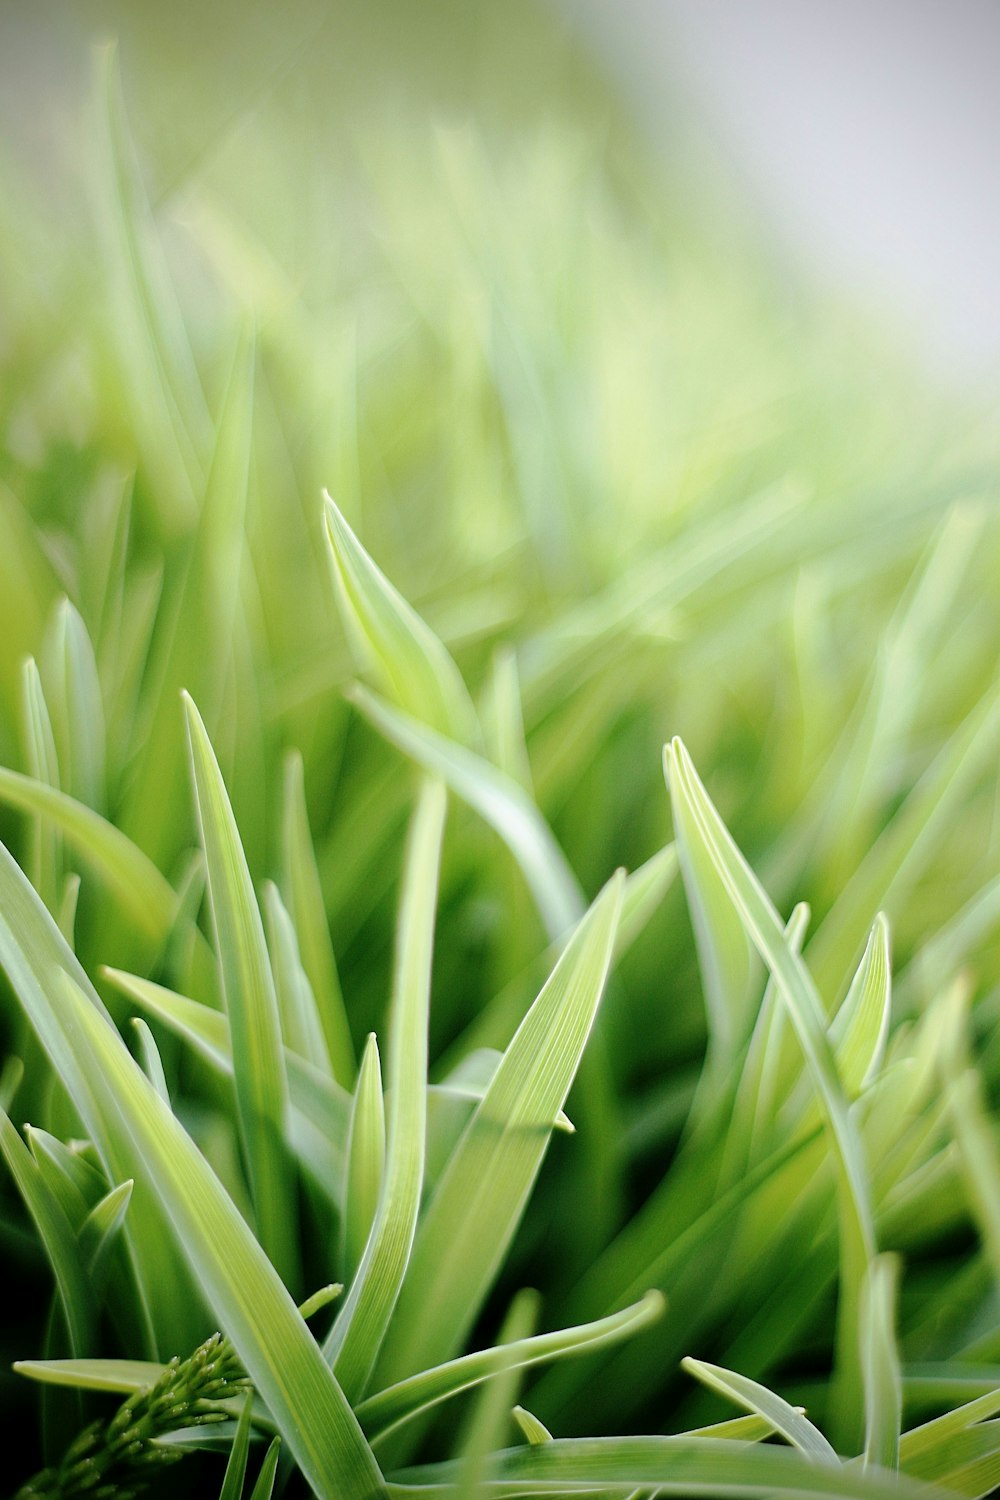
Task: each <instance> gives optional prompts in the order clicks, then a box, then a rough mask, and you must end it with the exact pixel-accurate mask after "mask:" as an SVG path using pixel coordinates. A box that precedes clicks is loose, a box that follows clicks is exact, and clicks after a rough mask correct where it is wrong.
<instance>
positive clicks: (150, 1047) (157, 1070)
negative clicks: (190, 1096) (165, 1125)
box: [132, 1016, 170, 1107]
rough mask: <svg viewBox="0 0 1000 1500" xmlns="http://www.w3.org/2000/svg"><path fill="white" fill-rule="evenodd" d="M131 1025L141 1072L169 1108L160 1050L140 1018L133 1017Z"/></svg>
mask: <svg viewBox="0 0 1000 1500" xmlns="http://www.w3.org/2000/svg"><path fill="white" fill-rule="evenodd" d="M132 1025H133V1026H134V1027H135V1032H136V1036H137V1037H138V1038H139V1050H140V1052H141V1053H142V1068H143V1072H144V1073H145V1075H146V1077H147V1078H148V1079H149V1081H150V1083H151V1084H152V1085H153V1087H154V1089H155V1090H156V1092H157V1093H158V1094H159V1096H160V1098H161V1099H162V1100H163V1102H164V1104H166V1105H167V1106H168V1107H169V1106H170V1090H169V1089H168V1087H167V1076H166V1074H165V1073H164V1071H163V1060H162V1058H161V1057H160V1049H159V1047H157V1045H156V1038H155V1037H154V1036H153V1033H152V1032H151V1031H150V1029H149V1027H148V1026H147V1025H146V1023H145V1021H144V1020H143V1019H142V1017H141V1016H133V1018H132Z"/></svg>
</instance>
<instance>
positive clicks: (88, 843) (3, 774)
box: [0, 767, 177, 946]
mask: <svg viewBox="0 0 1000 1500" xmlns="http://www.w3.org/2000/svg"><path fill="white" fill-rule="evenodd" d="M0 802H4V803H6V804H7V806H8V807H16V808H18V809H19V811H21V812H26V813H30V814H32V815H33V816H35V817H40V818H44V819H46V821H47V822H48V823H50V824H51V825H52V826H53V827H54V828H57V829H58V830H59V832H60V833H61V834H62V835H63V836H64V838H65V839H66V841H67V842H68V843H70V844H72V846H73V848H74V849H75V850H76V851H77V853H78V854H79V855H80V857H81V858H82V859H84V860H85V861H86V862H87V863H88V864H89V865H90V867H91V868H92V869H93V871H94V873H95V874H96V875H97V876H98V878H99V879H100V880H103V881H104V882H106V884H107V885H108V886H109V887H110V889H111V890H112V891H114V894H115V896H116V897H117V899H118V900H119V901H120V902H121V905H122V908H123V910H124V911H126V912H127V913H128V915H129V918H130V919H131V921H132V922H133V924H134V925H135V926H136V927H137V928H138V929H139V930H140V931H141V932H143V933H144V934H145V935H146V936H147V938H149V939H150V940H151V941H152V942H153V943H155V944H157V945H158V946H162V945H163V944H164V943H165V942H166V940H167V937H168V936H169V933H170V929H171V927H172V926H173V923H174V919H175V917H176V915H177V897H176V895H175V893H174V890H173V887H172V886H171V885H170V882H169V881H168V880H166V879H165V878H164V876H162V875H161V874H160V872H159V870H158V869H157V868H156V866H155V865H154V864H153V862H152V860H150V859H149V858H148V857H147V856H146V855H145V854H143V852H142V850H141V849H140V848H138V846H137V845H136V844H133V842H132V840H131V839H130V838H128V837H126V835H125V834H124V833H122V832H121V831H120V829H118V828H116V827H115V825H114V824H113V823H109V822H107V820H106V819H105V818H102V817H101V815H100V813H97V812H94V810H93V809H92V808H90V807H87V806H86V805H85V804H84V803H82V802H78V801H76V800H75V799H74V798H73V797H70V796H69V794H68V793H66V792H63V791H60V790H59V789H58V788H57V787H54V786H50V785H48V784H47V783H45V782H42V781H37V780H35V779H34V778H32V777H31V776H22V775H21V773H20V772H19V771H10V770H7V769H6V767H0Z"/></svg>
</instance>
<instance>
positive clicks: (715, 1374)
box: [682, 1358, 840, 1465]
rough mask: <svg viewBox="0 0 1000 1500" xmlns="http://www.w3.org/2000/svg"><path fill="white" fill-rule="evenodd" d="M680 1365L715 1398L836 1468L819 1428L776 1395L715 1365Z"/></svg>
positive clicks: (685, 1362) (835, 1459)
mask: <svg viewBox="0 0 1000 1500" xmlns="http://www.w3.org/2000/svg"><path fill="white" fill-rule="evenodd" d="M682 1363H683V1366H684V1369H685V1370H687V1372H688V1374H690V1375H693V1376H694V1377H695V1379H696V1380H700V1381H701V1383H702V1385H706V1386H708V1388H709V1390H712V1391H717V1392H718V1393H719V1395H721V1396H725V1397H726V1398H727V1399H728V1400H730V1401H735V1402H736V1404H737V1405H738V1406H745V1407H746V1408H747V1410H748V1411H750V1412H752V1413H754V1414H756V1415H757V1416H758V1417H761V1418H763V1420H764V1421H765V1422H768V1423H770V1425H771V1427H772V1428H773V1429H774V1431H775V1432H778V1433H780V1434H781V1436H782V1437H783V1438H784V1439H785V1441H786V1442H788V1443H791V1444H792V1446H793V1447H795V1448H798V1449H800V1450H801V1451H802V1452H803V1453H806V1454H808V1455H809V1456H810V1457H811V1458H813V1459H816V1460H817V1461H818V1462H819V1463H827V1464H830V1463H832V1464H838V1465H839V1463H840V1460H839V1458H838V1457H837V1454H836V1451H835V1450H834V1448H833V1447H832V1446H831V1444H830V1443H828V1442H827V1440H826V1438H825V1437H824V1436H823V1434H822V1433H821V1432H820V1430H819V1428H818V1427H815V1426H814V1425H813V1424H812V1422H810V1421H809V1419H808V1417H804V1416H803V1415H802V1413H801V1412H799V1411H797V1410H796V1408H795V1407H794V1406H789V1404H788V1402H787V1401H785V1400H783V1399H782V1397H781V1396H778V1395H776V1394H775V1392H774V1391H771V1390H768V1388H767V1387H766V1386H763V1385H760V1384H758V1382H757V1381H756V1380H749V1379H747V1377H746V1376H745V1375H739V1374H737V1373H736V1371H735V1370H724V1369H722V1368H721V1367H720V1366H719V1365H710V1364H706V1363H705V1361H704V1360H701V1359H690V1358H688V1359H685V1360H683V1361H682Z"/></svg>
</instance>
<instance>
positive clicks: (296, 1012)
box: [264, 880, 330, 1071]
mask: <svg viewBox="0 0 1000 1500" xmlns="http://www.w3.org/2000/svg"><path fill="white" fill-rule="evenodd" d="M264 924H265V927H266V929H267V948H268V952H269V953H270V955H271V972H272V975H273V977H274V991H275V995H276V996H277V1000H278V1014H279V1015H280V1017H281V1033H282V1036H283V1038H284V1041H285V1046H286V1047H288V1048H289V1050H290V1051H292V1052H296V1053H297V1054H298V1055H299V1057H304V1058H306V1059H307V1060H308V1061H309V1062H311V1063H312V1065H313V1067H315V1068H318V1069H320V1070H321V1071H329V1061H330V1060H329V1056H328V1054H327V1050H326V1039H325V1038H324V1036H323V1027H322V1024H321V1022H320V1017H319V1012H318V1010H317V1008H316V999H315V996H314V995H313V992H312V988H311V986H310V984H309V980H308V977H307V975H306V972H305V969H304V968H303V967H302V961H301V958H300V956H299V945H298V942H297V941H296V937H295V928H294V927H293V926H292V919H291V917H290V916H289V915H288V912H287V911H286V910H285V905H284V902H283V901H282V899H281V894H280V892H279V891H278V887H277V886H276V885H274V884H273V882H271V881H269V880H268V881H265V883H264Z"/></svg>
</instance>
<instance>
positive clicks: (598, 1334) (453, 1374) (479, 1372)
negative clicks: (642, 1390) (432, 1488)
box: [358, 1292, 664, 1438]
mask: <svg viewBox="0 0 1000 1500" xmlns="http://www.w3.org/2000/svg"><path fill="white" fill-rule="evenodd" d="M663 1307H664V1299H663V1297H662V1295H661V1294H660V1293H659V1292H649V1293H648V1294H647V1295H646V1296H645V1297H644V1298H643V1299H642V1301H641V1302H637V1303H635V1304H634V1305H633V1306H632V1307H626V1308H624V1309H623V1310H622V1311H621V1312H616V1313H611V1314H610V1316H608V1317H606V1318H598V1319H597V1320H596V1321H595V1322H593V1323H583V1324H580V1325H579V1326H578V1327H576V1328H560V1329H558V1330H557V1331H556V1332H554V1333H539V1334H535V1335H534V1336H533V1337H531V1338H522V1339H520V1340H519V1341H518V1342H516V1343H508V1344H503V1345H497V1346H496V1347H494V1348H491V1349H480V1350H477V1351H476V1353H474V1354H466V1355H463V1356H462V1357H461V1358H460V1359H453V1360H450V1361H449V1362H448V1363H447V1364H443V1365H438V1366H437V1367H436V1368H434V1369H431V1370H424V1371H422V1372H421V1373H420V1374H419V1375H412V1376H411V1377H410V1378H409V1379H408V1380H403V1381H400V1383H399V1384H398V1385H394V1386H390V1387H389V1389H387V1390H384V1391H379V1393H378V1394H377V1395H375V1396H369V1397H368V1399H367V1400H366V1401H363V1402H362V1403H361V1405H360V1406H359V1407H358V1417H359V1419H360V1421H361V1423H362V1425H363V1426H364V1428H365V1431H366V1432H368V1433H370V1434H371V1435H372V1436H373V1437H375V1438H378V1437H385V1436H387V1435H388V1434H389V1433H390V1432H391V1431H393V1430H394V1429H395V1428H396V1427H398V1426H400V1425H401V1424H402V1423H403V1422H407V1421H409V1420H410V1418H411V1417H415V1416H416V1415H417V1414H418V1413H420V1412H422V1411H426V1410H427V1409H428V1408H430V1407H432V1406H436V1405H438V1404H439V1403H440V1402H442V1401H448V1400H450V1399H451V1397H452V1396H457V1395H459V1394H460V1393H461V1392H462V1391H465V1390H468V1389H469V1388H470V1387H472V1386H474V1385H478V1384H479V1383H480V1382H481V1381H483V1380H489V1379H491V1378H492V1377H493V1375H494V1374H496V1373H497V1371H498V1370H500V1369H502V1368H510V1369H513V1368H514V1367H515V1366H516V1367H517V1368H519V1369H520V1368H527V1367H528V1366H530V1365H536V1364H542V1363H544V1362H546V1361H548V1360H554V1359H562V1358H564V1357H566V1356H568V1355H573V1354H583V1353H586V1352H587V1351H588V1350H591V1349H595V1348H600V1347H602V1346H604V1345H607V1344H612V1343H616V1342H618V1341H619V1340H621V1339H627V1338H631V1337H632V1335H633V1334H635V1333H638V1332H640V1330H641V1329H643V1328H647V1327H649V1325H650V1324H652V1323H655V1322H656V1320H657V1319H658V1318H659V1317H661V1316H662V1313H663Z"/></svg>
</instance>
